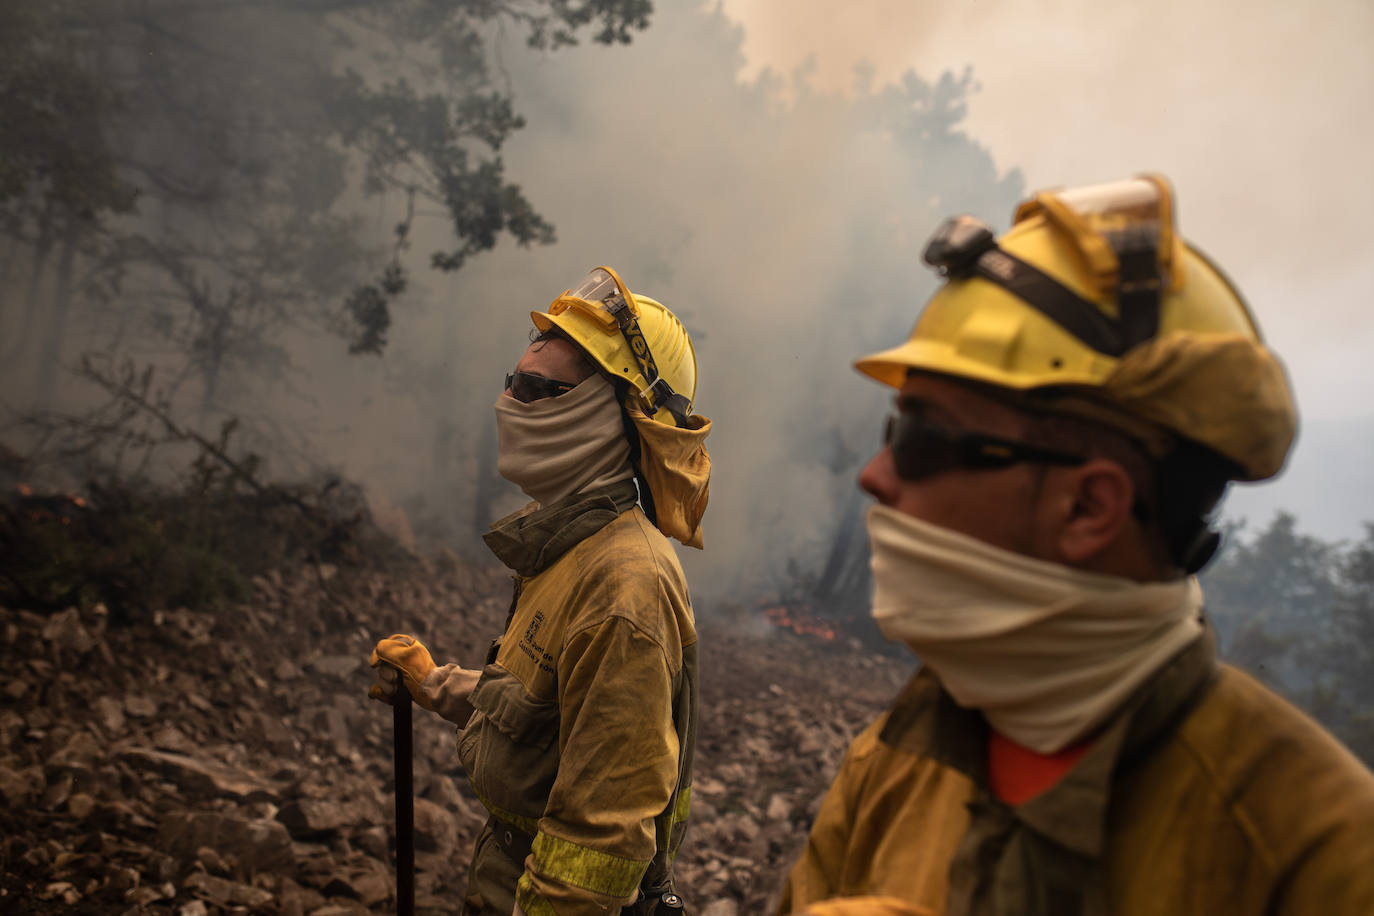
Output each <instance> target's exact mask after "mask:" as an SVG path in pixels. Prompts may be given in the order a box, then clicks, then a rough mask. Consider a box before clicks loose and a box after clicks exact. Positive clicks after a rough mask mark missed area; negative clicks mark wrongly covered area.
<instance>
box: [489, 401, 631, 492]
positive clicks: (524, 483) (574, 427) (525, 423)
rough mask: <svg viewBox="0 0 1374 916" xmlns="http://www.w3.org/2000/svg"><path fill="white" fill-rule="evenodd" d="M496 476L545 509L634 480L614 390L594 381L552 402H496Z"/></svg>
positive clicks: (628, 446) (628, 445)
mask: <svg viewBox="0 0 1374 916" xmlns="http://www.w3.org/2000/svg"><path fill="white" fill-rule="evenodd" d="M496 434H497V441H498V455H497V459H496V470H497V471H499V472H500V474H501V476H502V477H504V478H506V479H507V480H509V481H510V482H511V483H513V484H515V485H516V486H518V487H520V489H522V490H524V491H525V493H526V495H528V496H529V497H530V499H533V500H537V501H538V502H539V504H540V505H541V506H547V505H549V504H550V503H553V502H557V501H558V500H560V499H562V498H563V497H565V496H570V495H572V494H573V493H580V492H581V491H583V490H590V489H594V488H596V487H603V486H606V485H607V484H612V483H615V482H616V481H618V480H626V479H628V478H629V477H632V476H633V475H634V471H633V469H632V468H631V467H630V443H629V441H628V440H626V438H625V427H624V424H623V422H622V421H621V419H620V402H619V401H617V400H616V397H615V388H613V387H612V386H611V383H610V382H609V381H607V380H606V379H605V378H604V377H603V376H600V375H592V376H590V377H588V378H587V379H586V380H584V381H583V382H581V383H580V384H579V385H578V386H577V387H576V388H573V389H572V390H571V391H568V392H565V393H563V394H561V395H559V396H558V397H554V398H540V399H539V400H537V401H531V402H530V403H528V404H526V403H524V402H523V401H517V400H516V399H515V398H512V397H507V396H506V395H505V394H504V393H503V394H502V395H501V396H500V397H498V398H497V399H496Z"/></svg>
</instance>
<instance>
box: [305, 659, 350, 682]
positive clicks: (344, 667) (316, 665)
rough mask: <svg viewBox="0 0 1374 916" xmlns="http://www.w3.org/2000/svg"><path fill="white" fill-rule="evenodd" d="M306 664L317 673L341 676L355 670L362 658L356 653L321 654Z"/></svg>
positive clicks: (345, 675)
mask: <svg viewBox="0 0 1374 916" xmlns="http://www.w3.org/2000/svg"><path fill="white" fill-rule="evenodd" d="M308 664H309V666H310V667H311V668H312V669H314V670H315V671H316V672H317V673H319V674H324V675H328V676H330V677H340V678H343V677H348V676H349V675H350V674H352V673H353V672H355V671H357V670H358V668H359V667H360V666H361V665H362V664H363V659H362V658H360V657H359V656H356V655H321V656H320V657H319V658H316V659H312V660H311V661H310V662H309V663H308Z"/></svg>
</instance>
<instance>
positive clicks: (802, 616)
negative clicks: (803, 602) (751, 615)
mask: <svg viewBox="0 0 1374 916" xmlns="http://www.w3.org/2000/svg"><path fill="white" fill-rule="evenodd" d="M763 616H764V617H767V618H768V620H769V621H770V622H772V623H773V625H774V626H779V627H782V628H783V629H786V630H791V631H792V632H794V633H799V634H800V635H802V636H814V637H816V638H817V639H823V640H825V641H826V642H830V641H831V640H833V639H834V638H835V628H834V627H832V626H831V625H830V624H829V623H827V622H826V621H824V620H822V619H820V618H819V617H817V616H815V615H814V614H807V613H805V612H803V611H799V610H797V609H796V608H789V607H787V606H786V605H781V604H775V605H771V606H769V607H765V608H764V609H763Z"/></svg>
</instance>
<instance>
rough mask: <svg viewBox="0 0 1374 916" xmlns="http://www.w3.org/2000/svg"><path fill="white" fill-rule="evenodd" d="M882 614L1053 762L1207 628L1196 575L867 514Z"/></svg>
mask: <svg viewBox="0 0 1374 916" xmlns="http://www.w3.org/2000/svg"><path fill="white" fill-rule="evenodd" d="M868 533H869V538H870V540H871V543H872V547H873V559H872V564H873V616H874V618H875V619H876V620H877V622H878V626H879V627H880V628H881V629H882V631H883V635H885V636H886V637H887V638H888V639H891V640H894V641H901V642H904V643H906V644H907V645H908V646H910V647H911V649H912V651H913V652H915V653H916V654H917V655H919V656H920V657H921V659H922V661H924V662H925V663H926V664H927V665H928V666H929V667H930V669H931V670H932V671H934V672H935V674H936V676H938V677H939V679H940V682H941V683H942V684H943V685H944V688H945V690H947V691H948V692H949V694H950V696H951V697H953V698H954V701H955V702H956V703H958V704H959V705H960V706H964V707H967V708H971V709H977V710H980V711H981V712H982V713H983V716H984V717H985V718H986V719H987V720H988V724H989V725H991V726H992V728H994V729H996V730H997V731H998V732H1001V733H1002V734H1003V735H1005V736H1006V737H1008V738H1010V739H1011V740H1013V741H1015V742H1016V743H1018V744H1021V745H1023V746H1025V747H1028V748H1030V749H1032V750H1034V751H1038V752H1040V753H1043V754H1048V753H1053V752H1055V751H1058V750H1062V749H1063V748H1065V747H1067V746H1069V745H1070V744H1073V743H1075V742H1077V741H1080V740H1082V739H1084V738H1086V737H1088V736H1090V735H1091V734H1092V732H1093V731H1094V730H1095V729H1097V728H1098V727H1099V726H1101V725H1102V724H1103V723H1105V722H1106V721H1107V720H1108V719H1109V718H1111V716H1112V714H1113V713H1114V712H1115V711H1116V710H1117V709H1118V708H1119V707H1120V706H1121V704H1122V703H1123V702H1125V700H1126V699H1127V698H1128V697H1129V696H1130V695H1131V693H1132V692H1133V691H1134V690H1135V689H1136V688H1137V687H1139V686H1140V685H1141V684H1142V683H1143V682H1144V681H1145V680H1146V679H1148V678H1149V677H1150V675H1151V674H1153V673H1154V672H1155V671H1157V670H1158V669H1159V668H1160V667H1161V666H1162V665H1163V664H1164V663H1165V662H1166V661H1168V660H1169V659H1170V658H1171V657H1172V656H1173V655H1175V654H1176V653H1177V652H1178V651H1179V650H1181V649H1182V648H1183V647H1184V646H1186V645H1187V644H1189V643H1190V642H1192V641H1193V640H1194V639H1196V638H1197V637H1198V636H1199V635H1200V634H1201V633H1202V620H1201V610H1202V588H1201V587H1200V586H1199V585H1198V582H1197V579H1196V578H1193V577H1189V578H1187V579H1181V580H1178V581H1175V582H1154V583H1140V582H1135V581H1133V580H1130V579H1123V578H1118V577H1116V576H1108V575H1101V574H1097V573H1088V572H1083V571H1081V570H1075V569H1070V568H1069V567H1067V566H1061V565H1059V564H1057V563H1048V562H1045V561H1043V560H1036V559H1032V558H1030V557H1026V556H1022V555H1021V554H1017V553H1012V552H1010V551H1006V550H1001V549H999V548H996V547H993V546H992V545H990V544H986V543H984V542H983V541H980V540H978V539H977V538H973V537H969V536H967V535H963V534H959V533H957V532H954V531H950V530H948V529H946V528H941V527H940V526H938V525H932V524H930V523H928V522H923V521H921V520H919V519H916V518H912V517H911V516H909V515H907V514H906V513H903V512H898V511H897V510H895V509H891V508H888V507H887V506H877V505H875V506H873V507H872V508H870V509H869V511H868Z"/></svg>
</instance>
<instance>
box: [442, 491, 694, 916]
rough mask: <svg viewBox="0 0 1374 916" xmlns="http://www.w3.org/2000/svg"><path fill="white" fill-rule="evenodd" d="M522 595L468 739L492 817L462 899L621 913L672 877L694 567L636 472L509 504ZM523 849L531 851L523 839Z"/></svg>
mask: <svg viewBox="0 0 1374 916" xmlns="http://www.w3.org/2000/svg"><path fill="white" fill-rule="evenodd" d="M487 543H488V545H489V546H490V547H491V548H492V550H493V551H494V552H495V553H496V554H497V556H498V557H500V558H501V559H502V561H503V562H505V563H506V564H507V565H508V566H510V567H511V568H512V569H514V570H515V571H516V572H517V574H518V576H517V579H516V599H515V601H514V603H513V607H512V610H511V617H510V620H509V622H508V624H507V627H506V632H505V634H504V636H502V637H501V638H500V639H499V640H498V641H497V643H496V644H495V645H494V646H493V652H494V653H495V655H494V658H493V659H491V660H490V663H489V664H488V665H487V666H486V667H485V668H484V669H483V671H482V676H481V679H480V680H479V681H478V683H477V686H476V688H475V689H474V690H473V692H472V696H471V703H472V706H473V708H474V710H475V712H474V713H473V715H472V718H471V719H470V720H469V721H468V724H467V726H466V727H465V728H464V729H463V730H462V731H461V732H460V733H459V737H458V755H459V758H460V759H461V761H462V764H463V767H464V769H466V770H467V773H468V776H469V777H470V778H471V780H472V786H473V788H474V790H475V791H476V793H477V795H478V797H479V798H481V800H482V802H483V804H485V805H486V807H487V808H488V810H489V811H490V812H491V813H492V815H494V817H495V818H496V820H494V821H492V822H490V823H489V824H488V829H487V830H485V831H484V832H483V834H482V836H481V837H479V839H478V843H477V848H476V850H475V851H474V854H473V862H472V869H471V873H470V877H469V883H468V893H467V898H466V900H465V903H464V912H465V913H474V914H475V913H481V914H499V916H510V913H511V910H512V908H513V906H514V904H515V902H516V901H517V900H518V901H519V904H520V907H521V909H522V910H523V911H524V912H525V913H526V914H527V916H544V914H549V913H554V912H557V913H559V914H583V913H587V914H590V913H598V914H605V913H619V912H620V908H621V906H622V905H623V904H625V903H629V902H633V901H634V899H635V897H636V895H637V894H638V892H639V888H640V886H641V884H643V885H644V886H645V887H662V886H665V885H668V884H670V883H671V876H672V860H673V856H674V855H675V854H676V852H677V849H678V846H679V845H680V844H681V842H682V835H683V832H684V830H685V828H686V818H687V810H688V804H689V802H690V798H691V772H692V753H693V746H694V742H695V737H696V735H695V730H696V704H697V660H696V643H697V637H696V629H695V625H694V621H693V617H692V607H691V603H690V601H689V599H688V595H687V584H686V581H685V580H684V577H683V574H682V569H681V567H680V566H679V565H678V561H677V557H676V555H675V554H674V553H673V550H672V548H671V547H670V546H669V544H668V542H667V540H666V539H665V538H664V536H663V535H662V533H661V532H659V530H658V529H657V528H655V527H654V526H653V525H652V524H650V522H649V520H648V519H647V518H646V517H645V516H644V514H643V512H641V511H640V510H639V508H638V507H637V506H635V487H634V484H633V482H630V481H626V482H624V483H620V484H613V485H611V486H609V487H606V488H603V489H600V490H596V491H591V492H587V493H582V494H577V495H575V496H573V497H569V498H568V499H566V500H562V501H561V502H559V503H555V504H553V505H550V506H548V507H545V508H543V509H540V510H538V511H536V512H533V513H526V512H522V513H516V514H515V515H513V516H510V517H508V518H506V519H502V520H501V521H500V522H497V523H496V525H494V526H493V529H492V531H491V532H490V533H489V534H488V535H487ZM527 853H528V855H526V854H527Z"/></svg>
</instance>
